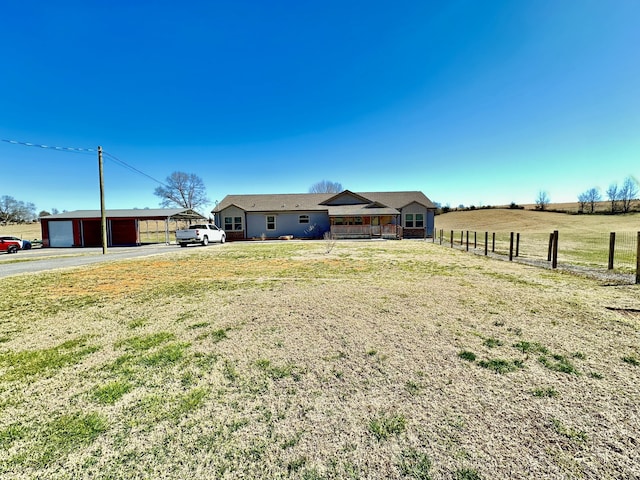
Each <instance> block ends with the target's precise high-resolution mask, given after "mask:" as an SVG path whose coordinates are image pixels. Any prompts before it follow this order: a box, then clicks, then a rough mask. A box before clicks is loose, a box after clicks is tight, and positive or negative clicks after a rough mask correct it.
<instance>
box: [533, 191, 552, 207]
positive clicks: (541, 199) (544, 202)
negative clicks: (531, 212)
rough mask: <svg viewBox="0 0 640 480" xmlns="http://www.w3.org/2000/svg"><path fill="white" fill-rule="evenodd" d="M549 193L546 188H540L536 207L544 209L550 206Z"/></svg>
mask: <svg viewBox="0 0 640 480" xmlns="http://www.w3.org/2000/svg"><path fill="white" fill-rule="evenodd" d="M549 202H550V200H549V194H548V193H547V192H545V191H544V190H540V191H539V192H538V196H537V197H536V209H538V210H544V209H545V208H547V207H548V206H549Z"/></svg>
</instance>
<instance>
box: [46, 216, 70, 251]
mask: <svg viewBox="0 0 640 480" xmlns="http://www.w3.org/2000/svg"><path fill="white" fill-rule="evenodd" d="M49 246H51V247H72V246H73V223H72V222H71V220H58V221H54V222H49Z"/></svg>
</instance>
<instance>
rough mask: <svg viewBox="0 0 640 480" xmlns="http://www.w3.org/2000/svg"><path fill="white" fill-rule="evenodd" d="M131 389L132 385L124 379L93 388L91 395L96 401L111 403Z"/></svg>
mask: <svg viewBox="0 0 640 480" xmlns="http://www.w3.org/2000/svg"><path fill="white" fill-rule="evenodd" d="M132 389H133V386H132V385H131V384H130V383H128V382H126V381H115V382H110V383H107V384H106V385H103V386H101V387H96V388H95V389H94V390H93V394H92V397H93V399H94V400H95V401H96V402H98V403H102V404H104V405H113V404H114V403H116V402H117V401H118V400H120V398H122V397H123V396H124V395H125V394H126V393H128V392H130V391H131V390H132Z"/></svg>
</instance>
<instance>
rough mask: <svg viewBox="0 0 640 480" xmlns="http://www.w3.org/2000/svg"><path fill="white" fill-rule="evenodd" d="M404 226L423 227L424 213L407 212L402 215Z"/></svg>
mask: <svg viewBox="0 0 640 480" xmlns="http://www.w3.org/2000/svg"><path fill="white" fill-rule="evenodd" d="M404 226H405V227H407V228H424V213H407V214H406V215H405V216H404Z"/></svg>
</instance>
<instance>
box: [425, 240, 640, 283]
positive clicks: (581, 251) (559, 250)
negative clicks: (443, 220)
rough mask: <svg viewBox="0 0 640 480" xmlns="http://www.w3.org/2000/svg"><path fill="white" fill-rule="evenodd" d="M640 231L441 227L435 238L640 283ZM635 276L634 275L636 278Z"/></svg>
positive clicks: (488, 252) (447, 243) (462, 246)
mask: <svg viewBox="0 0 640 480" xmlns="http://www.w3.org/2000/svg"><path fill="white" fill-rule="evenodd" d="M639 238H640V232H611V233H575V232H573V233H566V234H563V233H562V232H557V231H556V232H551V233H524V234H521V233H518V232H476V231H469V230H456V231H454V230H450V231H446V232H445V231H444V230H440V231H439V232H437V235H436V236H435V237H434V239H433V240H434V242H436V243H440V244H441V245H444V246H450V247H455V248H459V249H463V250H467V251H470V252H473V253H477V254H484V255H492V256H498V257H505V258H508V259H509V260H516V261H521V262H527V263H532V264H537V265H541V266H550V267H552V268H556V267H557V266H560V267H561V268H570V267H576V268H579V269H581V270H583V271H593V272H594V273H606V274H618V275H622V276H630V277H633V276H634V275H635V283H640V245H639V244H638V242H639V240H638V239H639ZM632 280H633V279H632Z"/></svg>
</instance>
